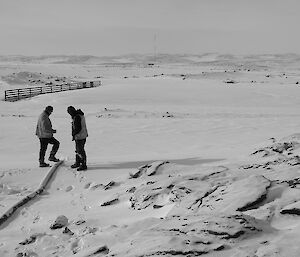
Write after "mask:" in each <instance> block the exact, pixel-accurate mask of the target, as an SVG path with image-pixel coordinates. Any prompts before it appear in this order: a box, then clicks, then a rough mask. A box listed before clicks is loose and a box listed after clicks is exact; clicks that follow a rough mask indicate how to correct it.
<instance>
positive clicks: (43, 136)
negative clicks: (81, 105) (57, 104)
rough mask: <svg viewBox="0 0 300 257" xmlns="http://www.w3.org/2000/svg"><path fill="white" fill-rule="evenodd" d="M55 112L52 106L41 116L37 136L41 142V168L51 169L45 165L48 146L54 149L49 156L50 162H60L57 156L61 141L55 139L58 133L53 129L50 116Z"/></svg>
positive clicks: (47, 164)
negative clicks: (54, 135) (55, 134)
mask: <svg viewBox="0 0 300 257" xmlns="http://www.w3.org/2000/svg"><path fill="white" fill-rule="evenodd" d="M52 112H53V107H52V106H47V107H46V108H45V110H44V111H43V112H42V113H41V115H40V116H39V119H38V122H37V125H36V132H35V134H36V135H37V137H38V138H39V140H40V154H39V162H40V167H49V166H50V165H49V163H45V154H46V151H47V147H48V144H52V149H51V152H50V156H49V159H48V160H49V161H53V162H58V161H59V159H57V158H56V157H55V154H56V153H57V151H58V148H59V141H58V140H56V139H55V138H54V137H53V134H54V133H56V130H55V129H52V124H51V120H50V118H49V116H50V115H51V113H52Z"/></svg>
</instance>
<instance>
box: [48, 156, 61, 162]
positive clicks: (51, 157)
mask: <svg viewBox="0 0 300 257" xmlns="http://www.w3.org/2000/svg"><path fill="white" fill-rule="evenodd" d="M48 160H49V161H51V162H59V159H57V158H56V157H55V156H54V155H50V156H49V158H48Z"/></svg>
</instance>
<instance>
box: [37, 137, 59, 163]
mask: <svg viewBox="0 0 300 257" xmlns="http://www.w3.org/2000/svg"><path fill="white" fill-rule="evenodd" d="M48 144H51V145H52V149H51V152H50V156H54V155H55V154H56V153H57V151H58V148H59V141H58V140H56V139H55V138H54V137H51V138H40V157H39V161H40V163H43V162H45V154H46V151H47V147H48Z"/></svg>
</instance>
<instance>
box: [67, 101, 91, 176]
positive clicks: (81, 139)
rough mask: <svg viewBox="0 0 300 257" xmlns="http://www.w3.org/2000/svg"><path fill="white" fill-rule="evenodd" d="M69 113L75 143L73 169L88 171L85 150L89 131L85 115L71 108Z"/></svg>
mask: <svg viewBox="0 0 300 257" xmlns="http://www.w3.org/2000/svg"><path fill="white" fill-rule="evenodd" d="M67 112H68V113H69V114H70V115H71V117H72V140H74V141H75V153H76V156H75V163H74V164H73V165H72V166H71V168H73V169H75V168H77V170H78V171H80V170H86V169H87V165H86V163H87V157H86V152H85V149H84V146H85V143H86V138H87V137H88V131H87V127H86V122H85V117H84V113H83V112H82V111H81V110H80V109H78V110H76V109H75V107H73V106H69V107H68V109H67Z"/></svg>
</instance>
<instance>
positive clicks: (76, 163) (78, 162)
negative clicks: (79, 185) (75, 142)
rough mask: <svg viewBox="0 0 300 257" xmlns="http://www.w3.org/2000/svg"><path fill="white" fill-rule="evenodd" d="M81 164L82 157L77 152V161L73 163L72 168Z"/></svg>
mask: <svg viewBox="0 0 300 257" xmlns="http://www.w3.org/2000/svg"><path fill="white" fill-rule="evenodd" d="M79 166H80V157H79V156H78V155H77V154H76V161H75V163H74V164H72V165H71V168H72V169H76V168H78V167H79Z"/></svg>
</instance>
